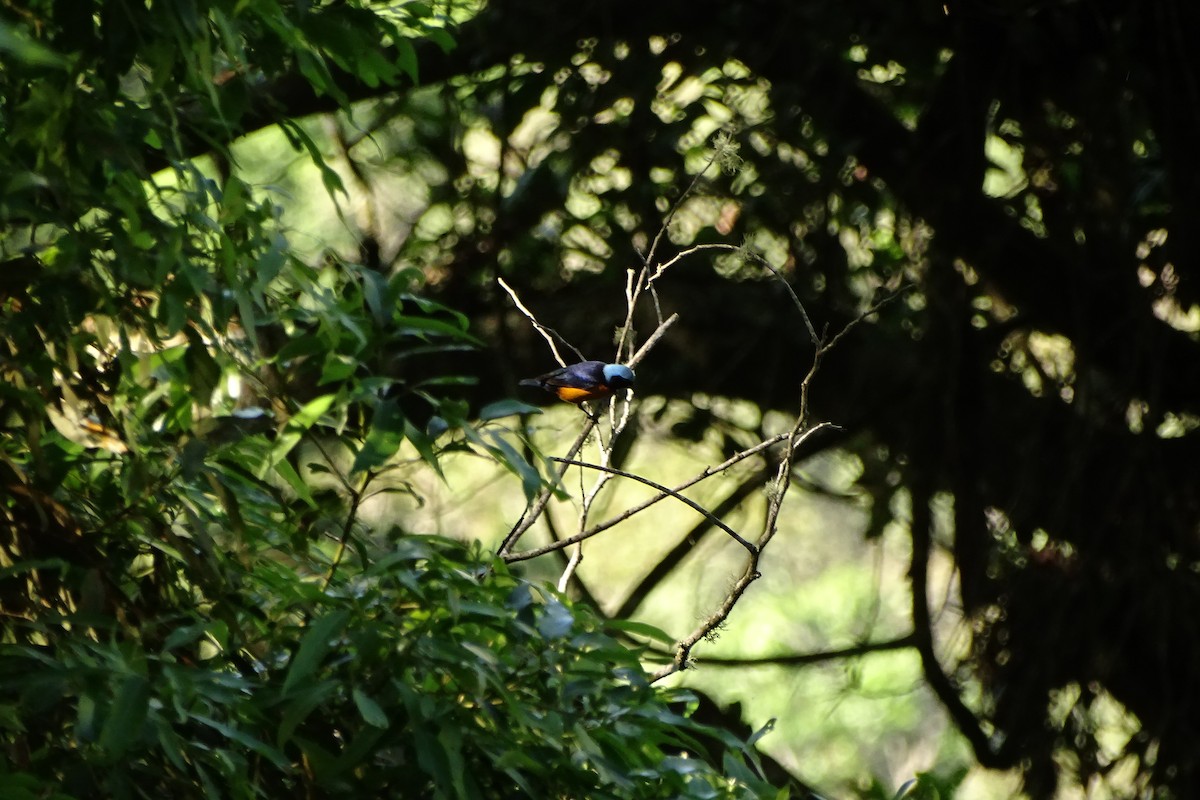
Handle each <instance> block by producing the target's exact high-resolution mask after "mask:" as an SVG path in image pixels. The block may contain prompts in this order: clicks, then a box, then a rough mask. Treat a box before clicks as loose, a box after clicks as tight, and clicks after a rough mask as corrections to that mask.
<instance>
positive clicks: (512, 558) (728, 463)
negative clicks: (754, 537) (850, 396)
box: [504, 422, 838, 563]
mask: <svg viewBox="0 0 1200 800" xmlns="http://www.w3.org/2000/svg"><path fill="white" fill-rule="evenodd" d="M837 428H838V426H836V425H833V424H831V423H828V422H822V423H821V424H820V425H817V426H815V427H814V428H813V429H812V431H811V432H810V433H816V432H817V431H819V430H827V429H837ZM790 435H791V433H790V432H788V433H781V434H778V435H776V436H772V437H771V438H770V439H765V440H763V441H761V442H759V443H758V444H756V445H754V446H753V447H750V448H748V449H746V450H743V451H741V452H740V453H735V454H734V455H732V456H730V457H729V458H727V459H725V461H723V462H721V463H720V464H717V465H716V466H714V467H705V468H704V469H703V470H701V471H700V472H699V473H698V474H697V475H694V476H693V477H691V478H689V479H688V480H686V481H684V482H683V483H681V484H679V485H678V486H676V487H675V488H673V489H672V490H671V492H674V493H676V494H678V493H679V492H682V491H683V490H684V489H687V488H690V487H692V486H694V485H695V484H697V483H699V482H700V481H702V480H704V479H705V478H709V477H712V476H713V475H717V474H718V473H721V472H724V471H725V470H727V469H729V468H730V467H732V466H733V465H734V464H737V463H738V462H739V461H744V460H745V459H747V458H750V457H751V456H753V455H756V454H758V453H761V452H762V451H763V450H766V449H767V448H769V447H774V446H775V445H777V444H779V443H780V442H782V441H784V440H786V439H787V438H788V436H790ZM671 492H660V493H659V494H656V495H655V496H653V497H651V498H649V499H647V500H644V501H643V502H641V503H639V504H638V505H636V506H632V507H630V508H628V509H626V510H625V511H623V512H621V513H620V514H618V515H617V516H615V517H613V518H612V519H609V520H606V521H604V522H601V523H600V524H598V525H596V526H594V527H592V528H589V529H587V530H586V531H582V532H580V533H577V534H575V535H574V536H569V537H567V538H566V539H561V540H558V541H555V542H551V543H550V544H547V545H543V546H542V547H537V548H534V549H533V550H524V551H522V552H520V553H510V554H508V555H505V556H504V560H505V561H506V562H509V563H514V562H517V561H528V560H529V559H531V558H537V557H538V556H543V555H545V554H546V553H551V552H553V551H555V550H562V549H563V548H564V547H569V546H571V545H573V544H575V543H576V542H581V541H583V540H584V539H590V538H591V537H593V536H595V535H596V534H598V533H603V532H604V531H606V530H608V529H609V528H612V527H614V526H616V525H618V524H620V523H622V522H624V521H625V520H627V519H629V518H630V517H632V516H633V515H634V514H638V513H641V512H642V511H645V510H646V509H647V508H649V507H650V506H652V505H654V504H655V503H657V502H659V501H660V500H665V499H666V498H668V497H671V496H672V494H671Z"/></svg>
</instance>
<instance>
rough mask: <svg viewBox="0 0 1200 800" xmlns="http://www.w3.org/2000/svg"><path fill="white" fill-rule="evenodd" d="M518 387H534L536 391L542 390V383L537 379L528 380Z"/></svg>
mask: <svg viewBox="0 0 1200 800" xmlns="http://www.w3.org/2000/svg"><path fill="white" fill-rule="evenodd" d="M517 385H518V386H532V387H534V388H535V389H540V388H542V382H541V381H539V380H538V379H537V378H526V379H525V380H523V381H521V382H520V383H518V384H517Z"/></svg>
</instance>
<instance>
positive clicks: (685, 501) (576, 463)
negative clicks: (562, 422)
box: [550, 458, 758, 555]
mask: <svg viewBox="0 0 1200 800" xmlns="http://www.w3.org/2000/svg"><path fill="white" fill-rule="evenodd" d="M550 460H551V461H558V462H559V463H562V464H568V465H570V466H574V467H584V468H586V469H595V470H599V471H601V472H608V473H610V474H612V475H620V476H621V477H622V478H629V479H630V480H635V481H637V482H638V483H644V484H646V485H647V486H649V487H651V488H653V489H657V490H658V491H660V492H663V493H664V494H668V495H670V496H671V497H674V498H675V499H676V500H678V501H679V502H681V503H683V504H684V505H686V506H688V507H690V508H691V509H693V510H694V511H695V512H696V513H698V514H701V515H702V516H704V517H707V518H708V520H709V521H710V522H712V524H714V525H716V526H717V527H718V528H720V529H721V530H723V531H725V532H726V533H727V534H729V536H730V537H731V538H732V539H733V540H734V541H736V542H737V543H738V544H740V545H741V546H742V547H744V548H746V550H747V551H748V552H750V553H751V554H754V555H757V553H758V551H757V548H755V546H754V545H752V544H750V542H748V541H746V540H745V539H743V538H742V536H741V534H739V533H738V532H737V531H735V530H734V529H733V528H731V527H729V526H728V525H726V524H725V523H724V522H722V521H721V520H719V519H717V518H716V517H714V516H713V515H712V513H711V512H709V511H708V510H707V509H706V508H704V506H702V505H700V504H699V503H697V502H696V501H695V500H692V499H690V498H687V497H684V496H683V495H681V494H679V493H678V492H675V491H672V490H671V489H668V488H667V487H665V486H663V485H662V484H661V483H655V482H654V481H652V480H650V479H649V478H643V477H642V476H641V475H635V474H633V473H632V472H626V471H625V470H623V469H616V468H615V467H605V466H602V465H600V464H589V463H587V462H586V461H575V460H568V459H565V458H552V459H550Z"/></svg>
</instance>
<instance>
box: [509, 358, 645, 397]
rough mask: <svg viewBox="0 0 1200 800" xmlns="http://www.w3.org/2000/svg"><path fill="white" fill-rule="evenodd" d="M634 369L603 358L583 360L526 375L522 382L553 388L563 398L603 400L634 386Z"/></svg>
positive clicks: (554, 392) (527, 384)
mask: <svg viewBox="0 0 1200 800" xmlns="http://www.w3.org/2000/svg"><path fill="white" fill-rule="evenodd" d="M633 381H634V374H633V370H631V369H630V368H629V367H627V366H625V365H624V364H605V363H604V362H603V361H581V362H579V363H578V364H571V365H570V366H566V367H562V368H560V369H556V370H554V371H553V372H547V373H546V374H545V375H539V376H538V377H536V378H526V379H525V380H523V381H521V384H520V385H521V386H535V387H537V388H538V389H542V390H544V391H547V392H550V393H551V394H553V395H554V396H556V397H557V398H558V399H559V400H565V401H566V402H568V403H574V404H576V405H579V404H580V403H583V402H585V401H587V400H601V399H603V398H606V397H609V396H611V395H612V394H613V393H615V392H620V391H623V390H625V389H629V388H631V387H632V386H633Z"/></svg>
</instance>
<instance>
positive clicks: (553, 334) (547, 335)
mask: <svg viewBox="0 0 1200 800" xmlns="http://www.w3.org/2000/svg"><path fill="white" fill-rule="evenodd" d="M496 283H499V284H500V288H502V289H503V290H504V291H506V292H508V296H509V297H511V298H512V301H513V305H515V306H516V307H517V310H518V311H520V312H521V313H522V314H524V315H525V318H526V319H528V320H529V323H530V324H531V325H533V327H534V329H535V330H536V331H537V332H538V333H540V334H541V335H542V338H543V339H545V340H546V344H548V345H550V350H551V352H553V353H554V360H555V361H557V362H558V364H559V366H562V367H565V366H566V365H567V362H566V361H564V360H563V357H562V354H561V353H559V352H558V345H557V344H556V343H555V340H556V339H557V340H558V341H559V342H562V343H563V344H565V345H566V346H567V347H569V348H571V350H573V351H574V352H575V355H577V356H579V360H580V361H583V360H585V359H584V357H583V353H581V352H579V348H577V347H575V345H573V344H571V343H570V342H568V341H567V340H566V339H565V338H563V336H562V334H560V333H559V332H558V331H556V330H554V329H553V328H549V327H547V326H545V325H543V324H542V323H540V322H538V321H537V317H535V316H534V315H533V312H532V311H530V310H529V309H528V308H526V306H525V304H524V303H522V302H521V298H520V297H518V296H517V293H516V291H515V290H514V289H513V288H512V287H511V286H509V285H508V284H507V283H505V281H504V278H496Z"/></svg>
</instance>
